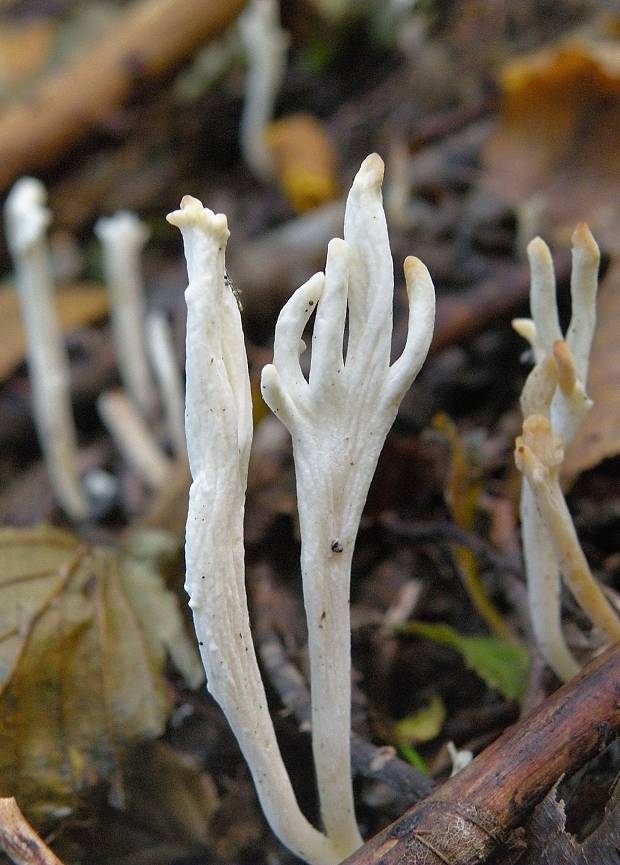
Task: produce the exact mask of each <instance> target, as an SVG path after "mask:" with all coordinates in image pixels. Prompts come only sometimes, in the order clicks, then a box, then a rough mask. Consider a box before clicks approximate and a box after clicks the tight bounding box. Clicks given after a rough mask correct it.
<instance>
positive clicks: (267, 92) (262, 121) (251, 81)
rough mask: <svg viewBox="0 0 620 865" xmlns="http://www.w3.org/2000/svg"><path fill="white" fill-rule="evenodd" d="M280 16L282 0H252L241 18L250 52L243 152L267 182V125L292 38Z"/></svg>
mask: <svg viewBox="0 0 620 865" xmlns="http://www.w3.org/2000/svg"><path fill="white" fill-rule="evenodd" d="M279 17H280V4H279V2H278V0H251V2H250V3H249V4H248V8H247V9H246V10H245V12H244V13H243V15H241V17H240V18H239V28H240V31H241V37H242V40H243V44H244V46H245V51H246V56H247V71H246V76H245V98H244V102H243V114H242V116H241V129H240V143H241V152H242V153H243V158H244V160H245V162H246V164H247V165H248V167H249V168H250V169H251V171H252V172H253V173H254V175H255V176H256V177H257V178H258V179H259V180H261V181H262V182H263V183H266V182H267V181H269V180H271V178H272V176H273V171H274V168H273V161H272V158H271V154H270V152H269V148H268V147H267V143H266V141H265V127H266V126H267V124H268V123H269V121H270V120H271V119H272V117H273V112H274V107H275V102H276V99H277V97H278V93H279V91H280V87H281V85H282V81H283V79H284V73H285V71H286V54H287V51H288V46H289V42H290V38H289V35H288V33H287V32H286V30H283V29H282V27H280V22H279Z"/></svg>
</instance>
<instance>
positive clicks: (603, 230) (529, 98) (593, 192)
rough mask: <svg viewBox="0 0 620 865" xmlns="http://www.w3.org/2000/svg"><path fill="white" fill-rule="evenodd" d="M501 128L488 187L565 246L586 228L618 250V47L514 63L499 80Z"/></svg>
mask: <svg viewBox="0 0 620 865" xmlns="http://www.w3.org/2000/svg"><path fill="white" fill-rule="evenodd" d="M500 87H501V93H502V109H501V119H500V123H499V126H498V128H497V130H496V132H495V133H494V135H493V136H491V139H490V140H489V142H488V143H487V146H486V149H485V154H484V163H485V182H486V184H487V186H488V187H489V188H490V189H491V190H492V191H493V192H495V193H496V194H497V195H499V196H500V197H501V198H503V199H505V200H506V201H508V202H510V203H511V204H514V205H524V204H526V203H527V202H528V200H531V199H532V197H533V196H536V199H537V205H536V206H537V207H540V208H541V211H542V217H541V218H542V222H543V225H545V228H547V227H548V228H549V229H552V230H554V231H555V236H556V238H557V239H559V240H562V241H564V240H565V239H570V235H571V233H572V231H573V229H574V227H575V225H576V223H577V222H580V221H586V222H588V223H589V225H590V228H591V229H592V231H593V233H594V234H595V236H596V237H597V239H598V240H599V242H600V243H601V244H602V245H603V246H604V247H606V248H607V249H609V250H618V251H620V233H619V232H618V217H619V214H620V203H619V202H620V196H619V194H618V193H619V191H620V40H614V39H610V38H607V39H604V40H600V41H594V40H585V39H583V40H575V39H573V40H569V41H565V42H562V43H559V44H557V45H554V46H551V47H548V48H545V49H543V50H541V51H538V52H537V53H535V54H532V55H528V56H526V57H522V58H519V59H517V60H513V61H511V62H510V63H508V65H507V66H506V67H505V68H504V70H503V72H502V74H501V76H500Z"/></svg>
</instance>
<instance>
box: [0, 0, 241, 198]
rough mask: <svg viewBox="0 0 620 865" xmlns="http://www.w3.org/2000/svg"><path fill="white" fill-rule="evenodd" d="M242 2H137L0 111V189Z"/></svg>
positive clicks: (215, 29)
mask: <svg viewBox="0 0 620 865" xmlns="http://www.w3.org/2000/svg"><path fill="white" fill-rule="evenodd" d="M243 6H244V0H226V2H223V0H139V2H134V3H132V4H131V5H130V6H129V9H128V11H127V12H126V13H124V14H123V15H122V16H121V17H120V18H119V19H118V21H117V22H116V23H115V24H114V25H113V26H112V27H111V28H110V29H109V30H108V31H107V33H106V34H105V35H104V36H103V37H102V38H101V39H100V40H99V41H98V43H97V44H96V45H91V46H90V47H89V48H88V49H87V50H86V51H84V52H83V53H82V54H80V56H79V57H78V58H77V59H76V60H75V61H74V62H73V63H71V64H70V65H68V66H66V67H64V68H61V69H60V70H59V71H57V72H54V73H52V74H51V75H50V76H49V77H48V78H47V79H45V80H43V82H42V83H41V84H40V85H39V86H38V87H36V88H35V89H34V90H32V91H30V92H29V93H28V94H27V95H26V96H24V98H23V99H21V100H19V101H17V102H15V103H13V104H11V105H9V106H8V107H6V108H5V109H4V110H3V111H2V112H0V188H5V187H6V186H7V185H8V184H9V183H10V182H11V181H12V180H14V179H15V177H17V176H18V175H19V174H22V173H23V172H25V171H31V170H33V169H39V168H42V167H45V166H47V165H50V164H52V163H53V162H54V160H55V159H57V158H58V157H59V156H61V155H62V153H63V152H65V151H66V150H67V149H68V148H69V147H71V146H73V145H74V144H76V143H77V142H78V141H80V140H81V139H82V138H84V137H85V136H86V135H87V134H88V133H89V132H90V131H91V130H92V129H93V128H94V127H96V126H97V125H98V124H100V123H101V122H102V121H103V120H104V119H105V118H106V117H107V116H109V115H110V113H111V112H112V111H114V109H116V108H117V107H118V106H120V105H122V103H123V102H124V101H125V100H126V99H127V97H128V96H129V95H130V93H131V92H132V90H133V89H134V87H135V85H136V84H137V83H138V82H144V81H150V80H154V79H157V78H160V77H162V76H163V75H165V74H166V72H168V71H169V70H170V69H172V68H173V67H174V66H176V65H178V63H179V62H180V61H182V60H183V59H184V58H185V57H187V56H188V55H190V54H191V53H192V51H193V50H194V49H195V48H197V47H198V46H199V45H201V44H202V43H204V42H206V41H207V39H209V38H210V37H212V36H215V35H216V34H217V33H219V32H220V31H221V30H222V29H223V28H224V27H225V26H226V25H227V24H229V23H230V22H231V21H232V20H233V19H234V18H235V16H236V15H237V14H238V13H239V12H240V11H241V9H242V8H243Z"/></svg>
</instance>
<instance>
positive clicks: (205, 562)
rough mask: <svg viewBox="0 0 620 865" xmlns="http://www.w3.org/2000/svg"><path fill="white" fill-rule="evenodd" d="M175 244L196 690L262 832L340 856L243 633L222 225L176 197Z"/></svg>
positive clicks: (241, 387)
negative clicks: (225, 727) (281, 741)
mask: <svg viewBox="0 0 620 865" xmlns="http://www.w3.org/2000/svg"><path fill="white" fill-rule="evenodd" d="M168 220H169V222H171V223H172V224H173V225H176V226H177V227H178V228H179V229H180V230H181V232H182V234H183V242H184V246H185V256H186V259H187V268H188V277H189V285H188V288H187V290H186V293H185V297H186V301H187V383H186V388H187V397H186V438H187V447H188V457H189V466H190V472H191V475H192V478H193V482H192V485H191V489H190V497H189V513H188V520H187V532H186V583H185V588H186V590H187V592H188V594H189V596H190V607H191V608H192V611H193V615H194V623H195V627H196V633H197V635H198V642H199V646H200V652H201V656H202V660H203V664H204V667H205V670H206V673H207V685H208V688H209V690H210V692H211V693H212V695H213V696H214V698H215V699H216V700H217V701H218V703H219V704H220V706H221V707H222V709H223V711H224V713H225V714H226V717H227V718H228V722H229V723H230V725H231V727H232V729H233V732H234V733H235V735H236V737H237V740H238V742H239V745H240V748H241V750H242V752H243V755H244V757H245V759H246V761H247V763H248V766H249V768H250V771H251V773H252V777H253V779H254V784H255V786H256V791H257V794H258V797H259V799H260V802H261V806H262V808H263V811H264V813H265V816H266V818H267V820H268V821H269V823H270V825H271V827H272V829H273V831H274V832H275V834H276V835H277V836H278V837H279V838H280V840H281V841H282V842H283V843H284V844H286V846H287V847H289V848H290V849H291V850H292V851H293V852H294V853H295V854H296V855H297V856H299V857H300V858H301V859H303V860H304V861H307V862H310V863H313V865H333V863H336V862H338V861H340V860H341V859H342V858H343V856H341V855H340V851H339V850H338V849H337V848H336V847H335V846H334V845H333V844H332V843H331V841H330V840H328V839H327V838H326V837H325V836H324V835H323V834H322V833H321V832H319V831H318V830H317V829H315V828H314V827H313V826H311V825H310V823H309V822H308V821H307V820H306V818H305V817H304V816H303V814H302V813H301V811H300V809H299V806H298V804H297V802H296V799H295V794H294V792H293V789H292V786H291V783H290V780H289V777H288V774H287V772H286V769H285V767H284V763H283V761H282V756H281V754H280V750H279V748H278V744H277V741H276V736H275V731H274V728H273V723H272V721H271V717H270V715H269V711H268V708H267V699H266V696H265V690H264V686H263V682H262V679H261V676H260V672H259V669H258V664H257V660H256V655H255V651H254V645H253V642H252V635H251V633H250V624H249V616H248V609H247V599H246V592H245V582H244V570H245V567H244V545H243V514H244V504H245V491H246V483H247V472H248V460H249V454H250V444H251V440H252V413H251V397H250V383H249V378H248V369H247V359H246V355H245V346H244V341H243V331H242V327H241V318H240V314H239V309H238V306H237V302H236V300H235V298H234V296H233V294H232V290H231V289H230V287H229V286H228V285H227V284H226V282H225V279H224V256H225V249H226V242H227V240H228V236H229V232H228V227H227V223H226V217H225V216H224V215H223V214H217V215H215V214H214V213H213V212H212V211H210V210H208V209H207V208H203V206H202V204H201V203H200V202H199V201H198V200H197V199H195V198H192V197H190V196H185V197H184V198H183V200H182V201H181V208H180V210H177V211H175V212H174V213H171V214H170V215H169V216H168Z"/></svg>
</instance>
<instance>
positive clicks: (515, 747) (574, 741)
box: [345, 646, 620, 865]
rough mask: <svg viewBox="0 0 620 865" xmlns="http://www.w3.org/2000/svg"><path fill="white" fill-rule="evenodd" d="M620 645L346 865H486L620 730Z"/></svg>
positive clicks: (408, 812) (401, 818) (351, 858)
mask: <svg viewBox="0 0 620 865" xmlns="http://www.w3.org/2000/svg"><path fill="white" fill-rule="evenodd" d="M618 681H620V646H615V647H613V648H611V649H609V650H608V651H607V652H605V654H603V655H601V656H600V657H599V658H597V659H596V660H595V661H593V662H592V663H591V664H589V665H588V666H587V667H586V668H585V669H584V671H583V672H582V673H581V675H579V676H578V677H577V678H575V679H573V680H571V681H570V682H569V683H568V684H566V685H564V686H563V687H562V688H560V689H559V690H558V691H556V692H555V693H554V694H552V695H551V696H550V697H549V698H548V699H547V700H545V701H544V702H543V703H542V704H541V705H540V706H539V707H538V708H537V709H536V710H535V711H534V712H532V714H530V715H528V716H527V717H525V718H523V719H522V720H521V721H519V723H517V724H515V726H513V727H510V728H509V729H508V730H507V731H506V732H505V733H504V734H503V735H502V736H501V737H500V738H499V739H498V740H497V741H496V742H494V743H493V744H492V745H491V746H490V747H489V748H487V749H486V750H485V751H484V752H483V753H482V754H480V756H478V757H477V758H476V759H475V760H474V761H473V763H471V764H470V765H469V766H468V767H467V768H466V769H464V770H463V771H462V772H460V773H459V774H458V775H455V776H454V777H453V778H451V779H450V780H449V781H448V782H446V784H444V785H443V786H442V787H440V788H439V789H437V790H436V791H435V792H434V793H432V794H431V795H430V796H429V797H428V798H427V799H425V800H424V801H423V802H420V803H419V804H418V805H415V806H414V807H413V808H410V809H409V810H408V811H406V812H405V814H403V816H402V817H400V818H399V819H398V820H396V821H395V822H394V823H392V824H391V825H390V826H388V827H387V829H384V830H383V831H382V832H380V833H379V834H378V835H376V836H375V837H374V838H373V839H371V840H370V841H369V842H368V843H367V844H365V845H364V846H363V847H362V848H361V849H360V850H358V851H357V852H356V853H354V854H353V855H352V856H350V857H349V858H348V859H346V860H345V865H379V863H380V865H446V863H457V862H458V863H459V865H480V863H482V862H484V861H486V859H487V858H488V857H489V856H490V855H491V853H493V852H494V851H496V850H497V849H498V848H499V847H500V846H501V845H503V844H504V843H505V841H506V840H507V839H508V838H509V836H510V832H511V830H512V829H514V828H515V827H516V826H518V825H519V824H520V823H521V822H522V821H523V820H524V819H525V817H527V815H528V814H529V813H530V812H531V810H532V808H533V807H534V805H536V804H537V803H538V802H540V801H541V800H542V799H543V797H544V796H545V794H546V793H547V791H548V790H550V789H551V787H552V786H553V784H554V783H556V781H557V780H558V778H559V777H560V776H561V775H562V774H564V773H567V772H574V771H575V770H576V769H578V768H579V767H580V766H582V765H583V764H584V763H585V762H586V761H587V760H588V759H589V758H590V757H592V756H593V755H595V754H597V753H599V752H600V751H602V750H603V748H605V747H606V745H608V744H609V743H610V742H611V741H612V740H613V739H614V738H615V737H616V736H617V735H618V734H619V733H620V700H619V699H618Z"/></svg>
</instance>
